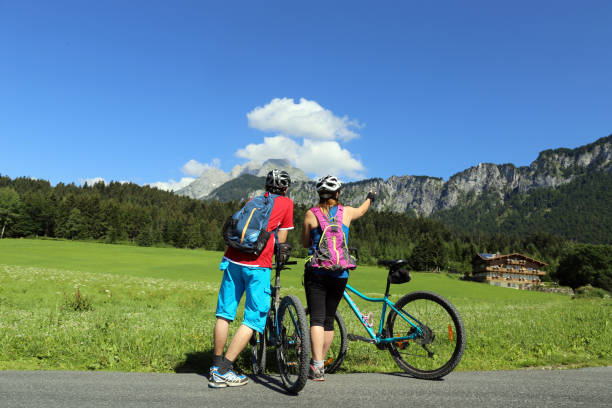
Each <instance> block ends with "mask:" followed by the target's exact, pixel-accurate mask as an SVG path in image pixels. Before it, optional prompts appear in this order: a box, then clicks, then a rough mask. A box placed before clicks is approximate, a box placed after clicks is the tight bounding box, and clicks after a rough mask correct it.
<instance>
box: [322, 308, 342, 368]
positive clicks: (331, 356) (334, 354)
mask: <svg viewBox="0 0 612 408" xmlns="http://www.w3.org/2000/svg"><path fill="white" fill-rule="evenodd" d="M347 350H348V335H347V332H346V325H345V324H344V319H343V318H342V315H341V314H340V312H339V311H337V310H336V316H335V318H334V340H333V341H332V344H331V346H330V347H329V351H328V352H327V356H325V374H333V373H335V372H336V371H337V370H338V369H339V368H340V366H341V365H342V362H343V361H344V357H346V351H347Z"/></svg>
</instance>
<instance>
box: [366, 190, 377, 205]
mask: <svg viewBox="0 0 612 408" xmlns="http://www.w3.org/2000/svg"><path fill="white" fill-rule="evenodd" d="M376 195H377V194H376V192H374V191H370V192H369V193H368V196H367V197H366V200H367V199H368V198H369V199H370V201H371V202H374V201H375V200H376Z"/></svg>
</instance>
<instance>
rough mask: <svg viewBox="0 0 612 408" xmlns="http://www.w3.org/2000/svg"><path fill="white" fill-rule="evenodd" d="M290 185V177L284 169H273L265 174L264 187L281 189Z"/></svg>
mask: <svg viewBox="0 0 612 408" xmlns="http://www.w3.org/2000/svg"><path fill="white" fill-rule="evenodd" d="M290 185H291V177H289V173H287V172H286V171H285V170H279V169H274V170H270V171H269V172H268V175H267V176H266V189H267V190H277V191H283V190H286V189H287V187H289V186H290Z"/></svg>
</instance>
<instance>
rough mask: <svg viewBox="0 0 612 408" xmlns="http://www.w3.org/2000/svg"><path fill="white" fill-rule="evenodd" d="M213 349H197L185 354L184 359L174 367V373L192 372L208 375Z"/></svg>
mask: <svg viewBox="0 0 612 408" xmlns="http://www.w3.org/2000/svg"><path fill="white" fill-rule="evenodd" d="M212 357H213V351H212V350H209V351H197V352H193V353H187V354H185V361H182V362H180V363H179V364H177V365H176V366H175V367H174V372H175V373H193V374H199V375H202V376H205V377H208V369H209V368H210V366H211V365H212Z"/></svg>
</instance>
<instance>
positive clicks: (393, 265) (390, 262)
mask: <svg viewBox="0 0 612 408" xmlns="http://www.w3.org/2000/svg"><path fill="white" fill-rule="evenodd" d="M378 264H379V265H382V266H386V267H388V268H389V269H398V268H401V267H402V266H404V265H408V260H407V259H381V260H380V261H378Z"/></svg>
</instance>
